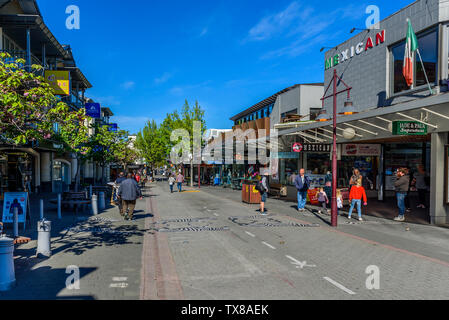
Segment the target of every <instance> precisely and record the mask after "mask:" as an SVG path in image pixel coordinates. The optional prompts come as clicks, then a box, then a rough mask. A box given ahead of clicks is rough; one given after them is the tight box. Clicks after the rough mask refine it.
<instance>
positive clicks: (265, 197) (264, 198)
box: [261, 192, 268, 203]
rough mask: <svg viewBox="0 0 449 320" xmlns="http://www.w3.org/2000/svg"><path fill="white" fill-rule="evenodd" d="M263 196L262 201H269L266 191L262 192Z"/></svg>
mask: <svg viewBox="0 0 449 320" xmlns="http://www.w3.org/2000/svg"><path fill="white" fill-rule="evenodd" d="M261 196H262V201H261V202H263V203H265V202H267V196H268V194H267V193H266V192H264V193H262V194H261Z"/></svg>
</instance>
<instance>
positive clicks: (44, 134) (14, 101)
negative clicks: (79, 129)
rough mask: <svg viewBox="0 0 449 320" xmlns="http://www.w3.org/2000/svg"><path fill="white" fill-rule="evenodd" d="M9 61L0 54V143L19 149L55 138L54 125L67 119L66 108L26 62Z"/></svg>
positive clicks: (5, 54) (8, 57)
mask: <svg viewBox="0 0 449 320" xmlns="http://www.w3.org/2000/svg"><path fill="white" fill-rule="evenodd" d="M10 60H11V56H10V55H9V54H7V53H0V139H1V140H3V141H7V142H8V143H10V144H16V145H20V144H26V143H29V142H32V141H41V140H45V139H50V138H52V137H53V135H54V124H55V123H60V122H61V121H62V120H63V119H65V118H67V114H68V113H69V110H68V108H67V105H66V104H65V103H62V102H58V100H57V98H56V96H55V95H54V91H53V89H52V88H51V87H50V85H48V84H47V83H45V81H44V78H43V77H41V76H38V75H36V74H34V73H33V72H26V71H25V70H24V69H23V65H24V64H25V60H23V59H17V60H15V61H10ZM41 69H42V67H41V66H38V65H33V66H32V70H33V71H39V70H41Z"/></svg>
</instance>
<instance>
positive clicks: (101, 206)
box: [98, 192, 106, 211]
mask: <svg viewBox="0 0 449 320" xmlns="http://www.w3.org/2000/svg"><path fill="white" fill-rule="evenodd" d="M98 200H99V202H98V210H99V211H103V210H104V209H106V200H105V196H104V192H100V194H99V199H98Z"/></svg>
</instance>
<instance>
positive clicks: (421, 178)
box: [259, 166, 427, 222]
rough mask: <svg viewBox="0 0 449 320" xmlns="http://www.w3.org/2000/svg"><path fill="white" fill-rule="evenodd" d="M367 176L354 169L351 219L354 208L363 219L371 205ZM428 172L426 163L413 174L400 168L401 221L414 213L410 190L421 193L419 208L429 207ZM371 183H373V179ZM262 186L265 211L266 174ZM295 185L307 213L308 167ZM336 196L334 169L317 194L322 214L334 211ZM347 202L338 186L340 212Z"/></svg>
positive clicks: (301, 210) (351, 189) (301, 173)
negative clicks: (408, 214) (332, 204)
mask: <svg viewBox="0 0 449 320" xmlns="http://www.w3.org/2000/svg"><path fill="white" fill-rule="evenodd" d="M364 179H366V178H364V177H363V175H362V174H361V173H360V170H359V169H354V170H353V172H352V176H351V178H350V180H349V186H350V191H349V204H350V209H349V214H348V219H350V220H351V219H352V214H353V211H354V210H355V209H356V208H357V213H358V220H359V221H363V217H362V205H364V206H367V205H368V198H367V195H366V189H365V187H364V184H363V183H364ZM425 179H426V173H425V169H424V168H423V166H419V167H418V172H417V173H416V174H415V175H414V176H411V172H410V169H408V168H400V169H398V170H397V180H396V182H395V191H396V198H397V205H398V208H399V215H398V216H397V217H396V218H395V219H394V220H395V221H398V222H403V221H405V213H406V212H411V207H410V192H411V191H415V190H416V191H418V194H419V204H418V206H417V207H418V208H423V209H425V208H426V204H425V202H426V192H427V183H426V180H425ZM369 183H370V184H371V183H372V182H371V181H369ZM260 184H261V185H262V188H261V189H262V190H259V192H260V193H261V196H262V201H261V206H260V207H261V208H260V210H261V213H262V214H265V210H264V208H265V202H266V199H267V193H268V188H269V187H268V179H267V177H266V176H264V177H262V180H261V182H260ZM294 185H295V187H296V189H297V192H298V211H299V212H304V211H305V210H306V209H305V206H306V203H307V196H308V191H309V189H311V181H310V179H309V177H308V176H307V175H306V174H305V170H304V169H301V170H300V171H299V175H297V176H295V180H294ZM331 198H332V175H331V173H330V172H327V175H326V179H325V187H322V188H320V189H319V193H318V195H317V200H318V202H319V203H320V210H319V213H322V212H323V211H324V212H327V213H329V212H330V210H328V206H329V203H330V202H331ZM343 207H344V202H343V196H342V191H341V189H337V208H338V211H340V209H343Z"/></svg>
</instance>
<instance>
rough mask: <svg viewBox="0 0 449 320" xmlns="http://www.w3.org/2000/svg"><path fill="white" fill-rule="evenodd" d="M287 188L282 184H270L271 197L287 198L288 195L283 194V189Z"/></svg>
mask: <svg viewBox="0 0 449 320" xmlns="http://www.w3.org/2000/svg"><path fill="white" fill-rule="evenodd" d="M284 188H286V186H284V185H282V184H280V183H271V184H270V195H272V196H276V197H286V196H287V194H286V193H284V194H282V189H284Z"/></svg>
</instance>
